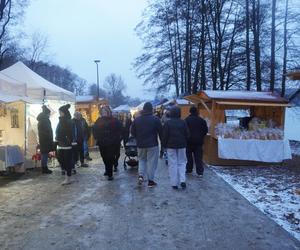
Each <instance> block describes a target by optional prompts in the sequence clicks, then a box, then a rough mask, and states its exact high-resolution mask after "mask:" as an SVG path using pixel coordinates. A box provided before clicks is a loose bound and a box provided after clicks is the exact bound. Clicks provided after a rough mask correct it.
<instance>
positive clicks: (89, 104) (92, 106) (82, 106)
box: [75, 96, 108, 147]
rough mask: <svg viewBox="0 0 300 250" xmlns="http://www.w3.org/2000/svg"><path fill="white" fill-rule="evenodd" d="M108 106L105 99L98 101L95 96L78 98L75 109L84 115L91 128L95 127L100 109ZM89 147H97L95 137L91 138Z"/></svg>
mask: <svg viewBox="0 0 300 250" xmlns="http://www.w3.org/2000/svg"><path fill="white" fill-rule="evenodd" d="M106 105H108V101H107V100H105V99H103V98H99V100H97V97H95V96H77V97H76V103H75V109H76V111H79V112H80V113H81V114H82V116H83V117H84V119H85V120H86V121H87V123H88V125H89V126H93V125H94V123H95V121H96V120H97V119H98V117H99V110H100V107H101V106H106ZM89 146H90V147H92V146H95V141H94V138H93V136H91V137H90V140H89Z"/></svg>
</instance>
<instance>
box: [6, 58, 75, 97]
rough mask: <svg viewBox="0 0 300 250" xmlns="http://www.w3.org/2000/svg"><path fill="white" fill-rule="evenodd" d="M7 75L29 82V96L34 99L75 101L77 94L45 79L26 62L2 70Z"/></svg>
mask: <svg viewBox="0 0 300 250" xmlns="http://www.w3.org/2000/svg"><path fill="white" fill-rule="evenodd" d="M1 73H3V74H4V75H5V76H7V77H10V78H13V79H15V80H17V81H21V82H25V83H26V84H27V96H28V97H30V98H33V99H40V100H41V99H49V100H62V101H70V102H74V101H75V95H74V94H73V93H72V92H70V91H67V90H65V89H63V88H60V87H58V86H56V85H55V84H53V83H51V82H49V81H48V80H46V79H44V78H43V77H41V76H40V75H38V74H37V73H35V72H34V71H32V70H31V69H30V68H28V67H27V66H26V65H25V64H24V63H22V62H17V63H15V64H14V65H12V66H10V67H8V68H6V69H4V70H2V71H1Z"/></svg>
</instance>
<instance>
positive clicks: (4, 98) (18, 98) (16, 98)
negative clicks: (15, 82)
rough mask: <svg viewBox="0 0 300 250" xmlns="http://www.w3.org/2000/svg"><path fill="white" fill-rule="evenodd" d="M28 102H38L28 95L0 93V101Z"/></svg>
mask: <svg viewBox="0 0 300 250" xmlns="http://www.w3.org/2000/svg"><path fill="white" fill-rule="evenodd" d="M19 101H21V102H26V103H31V104H37V103H38V102H36V101H35V100H32V99H30V98H28V97H26V96H16V95H7V94H2V93H0V103H1V102H4V103H11V102H19Z"/></svg>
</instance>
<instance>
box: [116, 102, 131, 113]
mask: <svg viewBox="0 0 300 250" xmlns="http://www.w3.org/2000/svg"><path fill="white" fill-rule="evenodd" d="M130 109H131V107H129V106H128V105H127V104H125V105H120V106H119V107H116V108H114V111H115V112H129V111H130Z"/></svg>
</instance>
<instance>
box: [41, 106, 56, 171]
mask: <svg viewBox="0 0 300 250" xmlns="http://www.w3.org/2000/svg"><path fill="white" fill-rule="evenodd" d="M50 114H51V111H50V109H49V108H48V107H47V106H45V105H43V106H42V112H41V113H40V114H39V115H38V117H37V120H38V136H39V147H40V151H41V165H42V173H43V174H51V173H52V171H51V170H50V169H48V154H49V152H51V151H53V149H54V147H53V131H52V127H51V121H50V119H49V118H50Z"/></svg>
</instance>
